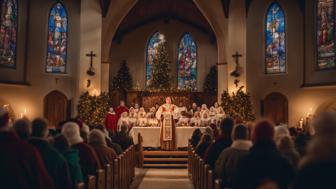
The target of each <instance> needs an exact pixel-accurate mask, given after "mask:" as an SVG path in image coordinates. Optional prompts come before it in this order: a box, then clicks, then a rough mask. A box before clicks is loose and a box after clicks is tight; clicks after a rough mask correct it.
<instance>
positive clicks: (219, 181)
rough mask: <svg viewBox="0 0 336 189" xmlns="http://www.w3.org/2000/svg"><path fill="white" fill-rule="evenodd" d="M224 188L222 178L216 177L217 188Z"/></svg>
mask: <svg viewBox="0 0 336 189" xmlns="http://www.w3.org/2000/svg"><path fill="white" fill-rule="evenodd" d="M221 188H222V180H221V179H216V180H215V189H221Z"/></svg>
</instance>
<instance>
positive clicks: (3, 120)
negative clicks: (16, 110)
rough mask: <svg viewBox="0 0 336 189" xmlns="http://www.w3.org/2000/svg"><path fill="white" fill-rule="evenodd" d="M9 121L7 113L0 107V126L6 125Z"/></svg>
mask: <svg viewBox="0 0 336 189" xmlns="http://www.w3.org/2000/svg"><path fill="white" fill-rule="evenodd" d="M8 122H9V113H8V111H7V110H6V109H5V108H0V128H2V127H6V125H7V124H8Z"/></svg>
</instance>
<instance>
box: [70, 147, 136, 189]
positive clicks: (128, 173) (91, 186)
mask: <svg viewBox="0 0 336 189" xmlns="http://www.w3.org/2000/svg"><path fill="white" fill-rule="evenodd" d="M135 157H136V155H135V147H134V145H132V146H130V147H129V148H127V149H126V150H125V151H124V152H123V153H122V154H120V155H119V156H118V157H117V158H116V159H114V162H113V164H107V165H106V166H105V169H104V170H103V169H99V170H97V174H96V175H89V176H88V179H87V181H86V182H85V184H84V183H79V184H77V185H76V189H128V188H130V186H131V183H132V181H133V179H134V177H135V165H136V158H135Z"/></svg>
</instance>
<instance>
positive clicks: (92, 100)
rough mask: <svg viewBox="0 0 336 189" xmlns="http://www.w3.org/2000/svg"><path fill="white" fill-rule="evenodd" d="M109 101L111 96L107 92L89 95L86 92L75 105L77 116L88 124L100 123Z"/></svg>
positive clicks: (102, 120)
mask: <svg viewBox="0 0 336 189" xmlns="http://www.w3.org/2000/svg"><path fill="white" fill-rule="evenodd" d="M111 102H112V101H111V98H110V96H109V95H108V94H107V93H101V94H100V95H99V96H91V95H90V94H89V93H88V92H86V93H84V94H82V95H81V96H80V98H79V102H78V106H77V107H78V115H79V118H80V119H81V120H82V121H83V122H84V123H86V124H88V125H90V126H92V125H97V124H102V123H104V118H105V116H106V113H107V112H108V109H109V107H110V104H111Z"/></svg>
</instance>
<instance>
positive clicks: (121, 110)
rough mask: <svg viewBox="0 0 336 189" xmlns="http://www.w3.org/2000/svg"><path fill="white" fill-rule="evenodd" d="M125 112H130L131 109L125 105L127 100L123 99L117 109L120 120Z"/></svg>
mask: <svg viewBox="0 0 336 189" xmlns="http://www.w3.org/2000/svg"><path fill="white" fill-rule="evenodd" d="M124 112H127V113H129V110H128V108H127V107H126V105H125V101H123V100H122V101H120V104H119V106H118V107H117V109H116V114H117V116H118V120H119V118H120V117H121V114H122V113H124Z"/></svg>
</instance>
